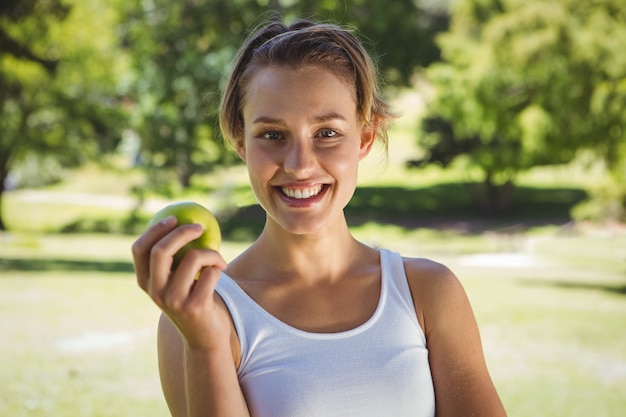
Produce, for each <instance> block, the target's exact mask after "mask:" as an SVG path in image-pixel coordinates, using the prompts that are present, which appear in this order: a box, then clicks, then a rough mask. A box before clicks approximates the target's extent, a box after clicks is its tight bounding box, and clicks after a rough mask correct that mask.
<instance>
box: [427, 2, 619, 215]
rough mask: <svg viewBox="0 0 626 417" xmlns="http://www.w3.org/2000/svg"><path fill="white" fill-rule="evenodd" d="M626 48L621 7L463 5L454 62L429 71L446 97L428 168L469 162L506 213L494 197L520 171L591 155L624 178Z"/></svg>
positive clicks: (430, 126)
mask: <svg viewBox="0 0 626 417" xmlns="http://www.w3.org/2000/svg"><path fill="white" fill-rule="evenodd" d="M624 44H626V6H625V5H624V3H623V2H622V1H621V0H552V1H546V2H537V1H535V2H528V1H524V0H463V1H459V2H458V3H456V5H455V7H454V9H453V11H452V25H451V29H450V31H449V32H448V33H446V34H445V35H442V36H441V39H440V45H441V48H442V55H443V58H444V60H445V62H442V63H438V64H435V65H433V66H431V67H430V68H429V69H428V72H427V77H428V79H429V80H430V81H431V82H432V84H433V86H434V87H435V91H436V94H435V98H434V100H433V102H432V103H431V107H430V110H429V114H428V116H427V117H426V118H425V123H424V131H425V134H423V135H422V138H421V140H420V142H421V144H422V145H423V146H424V147H425V148H426V149H427V150H428V151H430V152H429V155H428V156H427V157H426V158H425V160H424V161H421V162H423V163H430V162H439V163H442V164H444V165H445V164H448V163H450V162H451V161H453V160H455V159H456V158H458V157H460V156H463V157H466V158H468V159H469V160H470V161H471V162H472V163H473V164H474V165H476V166H478V167H480V169H482V171H483V173H484V178H485V185H486V189H487V191H488V194H487V200H488V207H489V208H490V209H491V211H498V210H499V209H502V208H503V207H506V201H503V200H501V199H499V198H498V197H497V195H498V193H497V192H494V190H499V189H501V187H510V184H511V183H512V182H513V181H514V179H515V175H516V174H517V173H518V172H520V171H521V170H525V169H528V168H530V167H532V166H536V165H545V164H558V163H566V162H569V161H571V160H572V159H573V158H574V157H575V156H576V155H577V153H578V152H580V151H581V150H590V151H592V152H594V153H596V154H597V155H599V156H601V157H602V158H603V159H604V160H605V161H606V162H607V165H608V166H609V167H610V168H611V170H613V172H615V170H616V169H619V168H618V167H620V164H622V165H621V166H622V167H623V161H624V159H625V158H626V116H625V115H624V112H623V109H624V108H625V107H624V106H625V105H626V56H625V55H624V54H623V52H622V48H623V45H624ZM622 169H623V168H622ZM620 175H624V173H623V172H621V173H620ZM622 178H623V177H622Z"/></svg>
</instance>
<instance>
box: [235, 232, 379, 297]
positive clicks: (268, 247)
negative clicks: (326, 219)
mask: <svg viewBox="0 0 626 417" xmlns="http://www.w3.org/2000/svg"><path fill="white" fill-rule="evenodd" d="M365 250H371V249H370V248H368V247H366V246H365V245H363V244H361V243H359V242H358V241H356V240H355V239H354V238H353V237H352V235H351V234H350V231H349V229H348V226H347V223H346V222H345V221H344V222H343V223H342V224H339V225H335V227H333V228H328V229H327V230H326V231H324V232H320V233H318V234H315V235H297V234H292V233H289V232H287V231H286V230H284V229H283V228H282V227H280V226H279V225H277V224H275V223H272V222H271V221H268V222H266V225H265V228H264V230H263V232H262V233H261V236H260V237H259V238H258V239H257V241H256V242H255V243H254V244H253V245H252V246H251V247H250V248H249V249H248V250H247V251H246V252H244V253H243V254H242V255H241V256H240V257H239V258H238V259H236V260H235V261H233V263H232V267H233V269H234V271H235V273H236V275H239V277H243V276H244V275H247V276H248V277H252V276H254V277H255V278H254V279H272V280H293V279H297V280H302V281H304V282H309V283H310V284H312V285H313V284H315V283H322V282H325V283H330V282H333V281H336V280H338V279H341V277H343V276H344V275H345V272H346V271H347V270H348V269H349V268H350V267H351V266H352V265H354V262H356V261H357V260H358V259H359V257H360V256H362V255H363V251H365ZM229 269H230V267H229ZM238 271H240V273H237V272H238ZM246 279H248V278H246Z"/></svg>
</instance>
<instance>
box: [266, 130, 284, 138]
mask: <svg viewBox="0 0 626 417" xmlns="http://www.w3.org/2000/svg"><path fill="white" fill-rule="evenodd" d="M281 138H282V135H281V134H280V132H278V131H276V130H269V131H267V132H265V133H263V139H267V140H278V139H281Z"/></svg>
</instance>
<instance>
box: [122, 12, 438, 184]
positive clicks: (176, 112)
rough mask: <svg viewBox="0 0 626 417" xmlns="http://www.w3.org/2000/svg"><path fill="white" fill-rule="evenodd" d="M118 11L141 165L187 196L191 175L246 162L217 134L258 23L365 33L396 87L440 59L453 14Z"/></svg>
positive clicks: (371, 47)
mask: <svg viewBox="0 0 626 417" xmlns="http://www.w3.org/2000/svg"><path fill="white" fill-rule="evenodd" d="M119 8H120V11H121V15H122V16H123V18H122V19H121V21H120V22H121V23H120V25H119V27H118V31H119V34H120V36H121V38H122V42H123V45H124V46H125V48H126V49H127V51H128V53H129V54H130V55H131V56H132V63H133V69H134V71H133V76H132V80H131V81H130V82H129V84H128V89H127V91H126V94H127V96H128V97H129V100H130V101H132V112H133V115H134V118H133V120H134V121H135V123H134V128H135V129H136V130H137V131H138V132H139V134H140V136H141V138H142V147H141V148H142V152H141V155H142V162H143V163H144V165H145V166H147V168H148V169H149V170H151V171H156V170H158V171H166V170H168V171H172V172H175V173H176V177H177V180H178V181H177V182H178V183H179V184H180V185H181V186H182V187H184V188H186V187H189V185H190V184H191V177H192V175H195V174H202V173H205V172H207V171H210V170H211V169H212V168H213V167H215V166H216V165H217V164H228V163H232V162H235V161H236V160H237V159H236V156H235V154H234V153H233V152H228V151H227V150H226V149H225V148H224V146H223V143H221V135H220V133H219V131H218V120H217V112H218V105H219V96H220V91H219V86H220V83H221V82H222V79H223V77H224V75H225V73H226V71H227V69H228V67H229V65H230V62H231V61H232V59H233V57H234V55H235V53H236V51H237V48H238V47H239V46H240V45H241V43H242V42H243V40H244V38H245V37H246V35H247V33H248V31H249V30H251V29H252V28H254V27H255V26H257V25H258V24H260V23H262V22H263V21H265V20H267V19H269V18H272V17H283V18H284V20H285V21H286V22H290V21H293V20H294V19H296V18H303V17H304V18H307V17H313V18H315V19H320V20H331V21H333V22H338V23H341V24H345V25H349V26H353V27H356V28H357V30H358V32H359V34H362V35H363V36H364V38H365V39H366V43H367V44H368V46H369V47H370V49H371V50H372V54H373V55H374V56H377V57H380V60H379V61H380V66H381V70H382V71H384V72H385V73H386V74H387V76H388V78H389V79H390V80H392V81H394V82H396V83H397V84H403V83H404V84H406V83H408V81H409V80H410V78H411V75H412V74H413V72H414V69H415V67H416V66H418V65H420V64H422V65H424V64H427V63H429V62H431V61H433V60H435V59H437V57H438V50H437V48H436V47H435V46H434V41H433V33H434V32H435V31H436V30H441V29H443V28H445V26H446V24H447V19H446V16H447V15H446V14H445V11H440V10H436V9H433V10H429V11H426V10H420V9H419V8H418V7H417V6H416V5H415V3H414V2H413V1H412V0H400V1H394V2H392V3H389V2H383V1H377V2H364V1H362V0H350V1H348V0H344V1H339V2H338V1H328V0H309V1H303V2H294V1H287V0H237V1H231V0H209V1H205V2H197V1H191V0H185V1H172V0H150V1H140V0H133V1H128V2H120V3H119ZM391 27H393V31H391V30H389V29H390V28H391ZM418 40H423V42H418ZM376 51H378V52H376ZM407 51H410V52H409V53H407ZM170 181H171V180H170ZM159 182H160V186H159V187H160V188H162V187H163V185H164V184H163V183H162V182H161V181H159ZM169 187H170V185H166V186H165V188H169Z"/></svg>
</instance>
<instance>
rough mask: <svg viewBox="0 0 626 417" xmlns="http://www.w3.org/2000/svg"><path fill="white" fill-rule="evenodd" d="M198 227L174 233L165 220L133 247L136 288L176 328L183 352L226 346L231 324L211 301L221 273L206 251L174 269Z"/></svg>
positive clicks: (218, 259) (219, 261) (217, 259)
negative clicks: (179, 255) (146, 295)
mask: <svg viewBox="0 0 626 417" xmlns="http://www.w3.org/2000/svg"><path fill="white" fill-rule="evenodd" d="M201 234H202V227H201V226H200V225H198V224H185V225H181V226H178V227H176V218H175V217H168V218H166V219H164V220H162V221H161V222H159V223H157V224H155V225H154V226H153V227H151V228H150V229H148V230H147V231H146V232H145V233H144V234H143V235H142V236H141V237H139V239H137V241H135V243H134V244H133V246H132V253H133V262H134V264H135V271H136V274H137V283H138V284H139V286H140V287H141V288H142V289H143V290H144V291H145V292H146V293H147V294H148V295H149V296H150V298H151V299H152V300H153V301H154V302H155V304H156V305H157V306H158V307H159V308H160V309H161V310H162V311H163V313H164V314H165V315H166V316H167V317H168V318H169V320H170V321H171V322H172V323H173V324H174V325H175V326H176V328H177V329H178V331H179V332H180V334H181V337H182V339H183V341H184V342H185V345H186V347H187V348H188V349H192V350H195V349H199V350H211V349H214V348H217V347H224V343H229V335H230V331H231V326H230V318H229V317H228V314H227V313H226V312H225V311H224V309H221V308H218V307H217V303H216V301H215V299H216V297H217V295H216V294H215V286H216V285H217V281H218V280H219V277H220V274H221V271H222V270H224V269H225V268H226V262H225V261H224V259H223V258H222V256H221V255H220V254H219V253H218V252H216V251H213V250H209V249H192V250H190V251H188V252H187V253H186V254H185V256H184V257H183V259H182V260H181V262H180V264H179V265H178V266H177V268H176V269H174V270H172V265H173V256H174V254H175V253H176V252H178V251H179V250H180V249H181V248H182V247H183V246H184V245H185V244H187V243H189V242H190V241H192V240H194V239H196V238H198V237H199V236H200V235H201Z"/></svg>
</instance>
